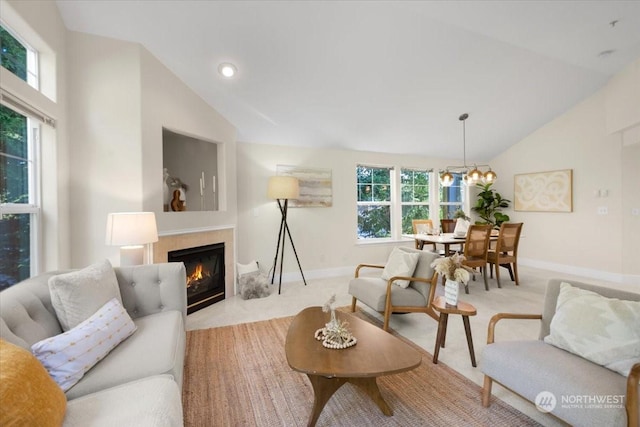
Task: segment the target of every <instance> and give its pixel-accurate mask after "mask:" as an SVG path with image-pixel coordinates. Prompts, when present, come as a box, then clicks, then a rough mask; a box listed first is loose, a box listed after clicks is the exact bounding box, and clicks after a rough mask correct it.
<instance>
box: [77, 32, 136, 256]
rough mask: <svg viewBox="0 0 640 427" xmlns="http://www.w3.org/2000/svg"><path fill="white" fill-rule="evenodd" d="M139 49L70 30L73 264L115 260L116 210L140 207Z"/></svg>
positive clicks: (134, 45) (116, 253) (132, 45)
mask: <svg viewBox="0 0 640 427" xmlns="http://www.w3.org/2000/svg"><path fill="white" fill-rule="evenodd" d="M140 50H141V48H140V46H139V45H137V44H133V43H126V42H121V41H117V40H112V39H108V38H104V37H99V36H93V35H89V34H84V33H77V32H69V34H68V65H69V82H70V84H69V120H70V133H69V136H70V141H71V155H70V158H71V164H72V165H73V167H72V169H71V171H70V175H71V180H70V193H71V222H72V224H73V228H72V230H71V243H72V248H71V254H72V256H71V261H72V266H73V267H82V266H86V265H88V264H91V263H93V262H95V261H98V260H100V259H104V258H109V259H110V260H111V261H112V262H114V264H116V265H118V264H119V260H118V258H117V256H118V249H117V248H114V247H109V246H106V245H105V225H106V219H107V214H108V213H109V212H129V211H141V210H142V208H143V203H142V198H143V193H142V147H141V134H142V130H141V121H140V117H141V112H140V110H141V101H140V92H141V89H140V87H141V83H140V72H141V66H140Z"/></svg>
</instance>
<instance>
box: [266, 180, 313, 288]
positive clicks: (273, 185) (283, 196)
mask: <svg viewBox="0 0 640 427" xmlns="http://www.w3.org/2000/svg"><path fill="white" fill-rule="evenodd" d="M267 197H268V198H270V199H276V201H277V202H278V207H279V208H280V213H281V214H282V219H281V220H280V231H279V232H278V244H277V245H276V256H275V258H274V259H273V272H272V273H271V284H273V280H274V279H275V276H276V270H277V269H278V256H280V281H279V282H278V294H280V289H281V288H282V265H283V263H284V242H285V241H286V236H289V242H290V243H291V247H292V248H293V254H294V255H295V256H296V261H297V262H298V268H299V269H300V274H301V275H302V281H303V282H304V285H305V286H306V285H307V281H306V280H305V278H304V273H303V272H302V266H301V265H300V259H299V258H298V252H296V246H295V245H294V244H293V239H292V238H291V232H290V231H289V226H288V225H287V208H288V206H289V199H297V198H298V197H300V187H299V185H298V178H295V177H292V176H272V177H271V178H269V184H268V186H267Z"/></svg>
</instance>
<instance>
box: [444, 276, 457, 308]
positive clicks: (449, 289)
mask: <svg viewBox="0 0 640 427" xmlns="http://www.w3.org/2000/svg"><path fill="white" fill-rule="evenodd" d="M459 290H460V284H459V283H458V282H456V281H455V280H449V279H447V280H446V281H445V283H444V301H445V302H446V303H447V304H449V305H453V306H457V305H458V291H459Z"/></svg>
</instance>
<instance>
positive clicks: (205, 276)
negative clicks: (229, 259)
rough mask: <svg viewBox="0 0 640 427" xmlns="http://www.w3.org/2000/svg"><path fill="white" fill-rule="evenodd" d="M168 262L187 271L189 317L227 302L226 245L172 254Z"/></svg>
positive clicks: (179, 251)
mask: <svg viewBox="0 0 640 427" xmlns="http://www.w3.org/2000/svg"><path fill="white" fill-rule="evenodd" d="M168 261H169V262H182V263H184V266H185V269H186V270H187V314H191V313H193V312H194V311H198V310H200V309H201V308H204V307H206V306H208V305H211V304H213V303H216V302H218V301H221V300H223V299H224V297H225V280H224V243H216V244H213V245H206V246H198V247H194V248H187V249H180V250H176V251H170V252H169V253H168Z"/></svg>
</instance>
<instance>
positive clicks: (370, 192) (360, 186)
mask: <svg viewBox="0 0 640 427" xmlns="http://www.w3.org/2000/svg"><path fill="white" fill-rule="evenodd" d="M392 170H393V169H392V168H385V167H373V166H363V165H358V166H357V167H356V174H357V184H356V185H357V188H356V191H357V193H358V202H357V209H358V239H382V238H390V237H391V200H392V195H393V189H392V183H391V171H392Z"/></svg>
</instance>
